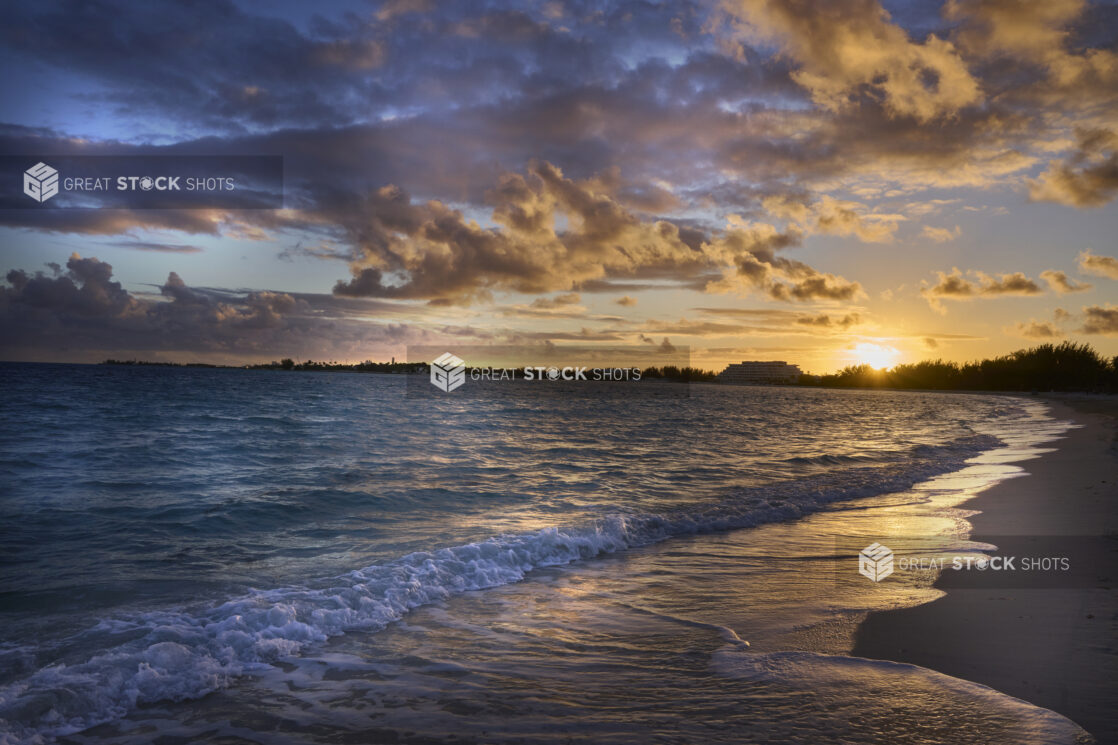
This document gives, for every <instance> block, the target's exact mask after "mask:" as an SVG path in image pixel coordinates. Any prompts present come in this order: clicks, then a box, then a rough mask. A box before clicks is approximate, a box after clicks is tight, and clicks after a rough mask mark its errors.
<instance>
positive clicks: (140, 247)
mask: <svg viewBox="0 0 1118 745" xmlns="http://www.w3.org/2000/svg"><path fill="white" fill-rule="evenodd" d="M104 245H107V246H115V247H117V248H128V249H132V250H134V251H154V252H156V253H176V254H194V253H201V252H202V251H203V250H204V249H202V248H201V247H200V246H195V245H192V244H186V243H154V242H151V241H113V242H111V243H106V244H104Z"/></svg>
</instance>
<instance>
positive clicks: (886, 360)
mask: <svg viewBox="0 0 1118 745" xmlns="http://www.w3.org/2000/svg"><path fill="white" fill-rule="evenodd" d="M850 354H851V356H852V357H853V358H854V361H855V363H857V364H859V365H869V366H870V367H873V368H876V369H878V370H884V369H885V368H887V367H892V366H893V365H895V364H896V362H897V358H898V357H900V354H901V353H900V351H898V350H897V349H896V348H895V347H889V346H884V345H882V344H871V343H869V342H860V343H858V344H856V345H855V346H854V348H853V349H851V351H850Z"/></svg>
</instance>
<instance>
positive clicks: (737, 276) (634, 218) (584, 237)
mask: <svg viewBox="0 0 1118 745" xmlns="http://www.w3.org/2000/svg"><path fill="white" fill-rule="evenodd" d="M488 199H489V202H490V204H491V206H492V213H491V219H492V221H493V223H494V224H495V225H496V227H493V228H485V227H482V226H480V225H479V224H478V223H476V222H474V221H472V220H470V219H468V218H467V217H466V216H465V215H464V214H463V213H462V212H461V211H459V210H454V209H451V208H450V207H447V206H446V205H444V204H443V203H441V202H437V201H428V202H426V203H424V204H417V203H413V202H412V200H411V198H410V196H409V195H408V194H406V193H405V192H404V191H403V190H401V189H398V188H396V187H382V188H381V189H379V190H377V191H376V192H373V193H371V194H367V195H366V196H365V197H364V199H363V200H362V201H363V205H362V209H360V210H359V211H357V210H355V211H354V212H353V213H351V212H350V211H349V209H347V210H346V215H347V219H349V220H350V223H349V224H347V225H346V227H345V229H346V230H347V231H348V232H349V234H350V240H351V242H352V243H353V244H355V245H356V246H357V247H358V249H359V257H358V258H357V259H356V260H355V261H354V262H353V264H352V273H353V277H352V278H351V279H350V280H348V281H339V282H338V283H337V285H335V287H334V293H335V294H337V295H341V296H346V297H384V298H405V299H426V300H428V301H430V302H434V303H437V304H465V303H470V302H474V301H477V300H486V299H488V298H489V297H491V293H492V291H494V290H513V291H517V292H525V293H540V292H553V291H569V290H572V289H573V288H575V287H579V286H583V285H584V283H586V282H590V281H595V280H616V279H641V278H643V279H653V278H655V279H662V280H666V281H671V282H673V283H675V284H677V285H685V286H695V287H700V288H701V287H705V288H706V289H708V291H713V292H725V291H730V290H738V291H749V290H752V289H759V290H761V291H763V292H765V293H766V294H768V296H769V297H771V298H773V299H776V300H783V301H796V300H800V301H803V300H816V299H834V300H849V299H851V298H854V297H857V296H859V294H861V292H862V290H861V286H860V285H859V284H858V283H856V282H850V281H848V280H846V279H844V278H842V277H838V276H835V275H833V274H829V273H824V272H819V271H817V270H815V269H813V268H812V267H810V266H808V265H807V264H805V263H803V262H800V261H796V260H793V259H788V258H784V257H781V256H777V255H776V251H777V250H779V249H782V248H786V247H788V246H792V245H795V244H796V243H798V241H799V240H800V234H799V233H798V232H796V231H790V232H781V231H778V230H777V229H776V228H775V227H773V226H771V225H767V224H746V223H744V222H742V221H740V220H736V221H731V226H730V227H729V228H728V229H727V230H725V231H724V232H723V233H722V234H720V235H709V234H706V233H704V232H702V231H698V230H695V229H693V228H688V227H686V226H680V225H677V224H675V223H672V222H670V221H667V220H646V219H643V218H641V217H639V216H638V215H636V214H634V213H633V212H631V211H629V210H628V209H626V208H625V207H624V206H622V205H621V204H620V203H619V202H618V201H617V200H616V199H615V198H614V197H613V196H612V195H611V193H610V192H609V182H608V181H605V182H604V181H602V180H599V179H586V180H581V181H576V180H574V179H570V178H567V177H566V176H564V174H563V173H562V171H560V170H559V169H558V168H556V167H555V166H554V165H552V164H550V163H546V162H539V163H535V164H533V165H532V166H531V167H530V168H529V169H528V172H527V174H519V173H506V174H504V175H503V176H502V177H501V178H500V180H499V181H498V183H497V185H496V186H495V187H494V188H493V189H491V190H490V192H489V194H488ZM561 225H562V226H561ZM718 272H721V273H722V279H721V280H709V281H708V280H705V279H704V277H706V276H710V275H712V274H713V275H717V273H718Z"/></svg>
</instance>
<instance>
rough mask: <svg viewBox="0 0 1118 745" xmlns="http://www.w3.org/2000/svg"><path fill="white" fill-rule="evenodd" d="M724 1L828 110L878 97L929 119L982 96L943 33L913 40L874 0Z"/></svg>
mask: <svg viewBox="0 0 1118 745" xmlns="http://www.w3.org/2000/svg"><path fill="white" fill-rule="evenodd" d="M724 7H725V8H726V10H727V11H728V12H729V13H730V14H731V15H733V16H734V17H736V18H737V19H739V20H740V21H741V26H740V28H741V29H742V30H743V31H745V32H746V33H747V34H748V35H749V36H750V37H752V38H756V39H759V40H773V41H776V42H777V43H778V44H780V46H781V49H782V50H783V51H784V53H785V54H787V55H789V56H790V57H791V58H792V59H794V60H795V61H796V63H797V64H798V65H799V67H798V69H797V70H796V71H795V72H793V73H792V78H793V79H794V80H795V81H796V82H797V83H799V84H800V85H802V86H803V87H804V88H806V89H807V90H808V91H810V93H811V96H812V99H813V100H814V101H815V102H816V103H817V104H819V105H821V106H824V107H825V108H827V109H830V110H832V111H843V110H845V109H848V108H850V107H851V106H854V105H856V104H872V103H875V102H880V104H881V105H882V106H883V107H884V108H885V110H886V111H887V112H889V113H890V114H891V115H894V116H903V117H912V118H914V119H916V120H918V121H921V122H929V121H932V120H934V119H939V118H943V117H950V116H952V115H954V114H956V113H957V112H959V111H960V110H961V109H963V108H964V107H967V106H971V105H973V104H977V103H979V102H980V101H981V100H982V92H981V90H980V87H979V83H978V81H977V80H976V79H975V78H974V77H973V76H972V75H971V73H970V72H969V70H968V69H967V65H966V63H965V62H964V61H963V59H962V58H961V57H960V56H959V54H958V51H957V50H956V49H955V47H954V45H953V44H952V43H951V42H950V41H947V40H945V39H941V38H939V37H937V36H934V35H929V36H928V37H927V38H926V39H925V40H924V42H923V43H915V42H913V41H912V40H911V39H909V36H908V33H907V32H906V31H905V30H904V29H903V28H901V27H900V26H898V25H896V24H894V23H892V22H891V18H890V16H889V14H888V13H887V12H886V11H885V10H884V9H883V8H882V7H881V5H880V4H879V3H878V2H876V0H839V1H836V0H795V1H794V2H777V1H776V0H727V2H725V3H724Z"/></svg>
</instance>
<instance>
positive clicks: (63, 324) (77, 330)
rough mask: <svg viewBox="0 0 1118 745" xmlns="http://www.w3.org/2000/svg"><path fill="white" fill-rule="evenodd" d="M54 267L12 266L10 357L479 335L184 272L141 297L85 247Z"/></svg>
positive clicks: (341, 355)
mask: <svg viewBox="0 0 1118 745" xmlns="http://www.w3.org/2000/svg"><path fill="white" fill-rule="evenodd" d="M49 268H50V271H49V272H35V273H28V272H26V271H23V270H18V269H13V270H11V271H9V272H8V274H7V286H4V285H0V349H2V350H3V354H4V356H5V357H7V358H13V357H22V358H28V357H30V358H39V357H40V356H41V355H43V354H49V353H52V350H53V353H54V354H57V353H59V352H62V351H64V352H65V353H66V354H67V355H70V358H75V357H76V358H80V359H85V360H89V361H94V360H96V359H97V358H98V356H101V357H103V356H106V355H109V354H114V355H115V354H121V353H130V354H144V353H151V352H158V353H174V354H175V355H176V356H181V355H182V354H184V353H186V354H190V355H192V356H195V357H197V356H201V357H204V358H206V359H211V360H218V361H226V362H243V361H244V360H247V359H274V358H278V357H282V356H299V357H317V358H320V359H322V358H327V359H367V358H368V356H369V355H370V354H374V353H375V352H376V351H378V350H383V352H384V353H385V354H389V353H396V354H398V353H399V350H401V349H402V348H403V346H404V345H406V344H408V343H422V342H425V341H427V340H437V339H440V338H446V337H447V336H449V335H453V334H462V335H468V334H469V333H470V332H469V330H468V329H458V330H454V329H448V330H446V331H445V333H442V334H440V333H436V332H434V331H428V330H424V329H419V328H415V327H412V326H408V325H405V324H383V323H373V322H369V321H366V320H362V319H359V318H357V317H356V316H357V313H356V311H357V309H351V311H353V312H351V313H349V314H347V313H345V312H341V313H339V312H337V310H338V309H337V307H336V306H337V303H338V301H337V300H336V299H335V298H332V297H330V296H328V295H327V296H321V295H320V296H311V295H294V294H290V293H282V292H268V291H240V292H232V291H219V290H206V289H201V288H194V287H190V286H188V285H187V284H186V282H185V281H184V280H183V279H182V278H181V277H180V276H179V275H178V274H177V273H175V272H171V273H170V274H169V275H168V277H167V280H166V282H165V283H164V284H163V285H162V286H161V287H160V288H159V295H158V296H157V297H156V298H148V297H140V296H136V295H133V294H132V293H130V292H128V291H127V290H125V289H124V288H123V287H122V286H121V284H120V283H119V282H117V281H114V280H113V268H112V266H111V265H110V264H108V263H106V262H104V261H101V260H99V259H97V258H94V257H82V256H80V255H78V254H76V253H75V254H73V255H72V256H71V257H70V258H69V260H67V262H66V265H65V267H62V266H60V265H58V264H52V265H49ZM319 301H321V302H319ZM357 302H360V301H357ZM367 310H368V309H366V311H367ZM347 316H348V317H347Z"/></svg>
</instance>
